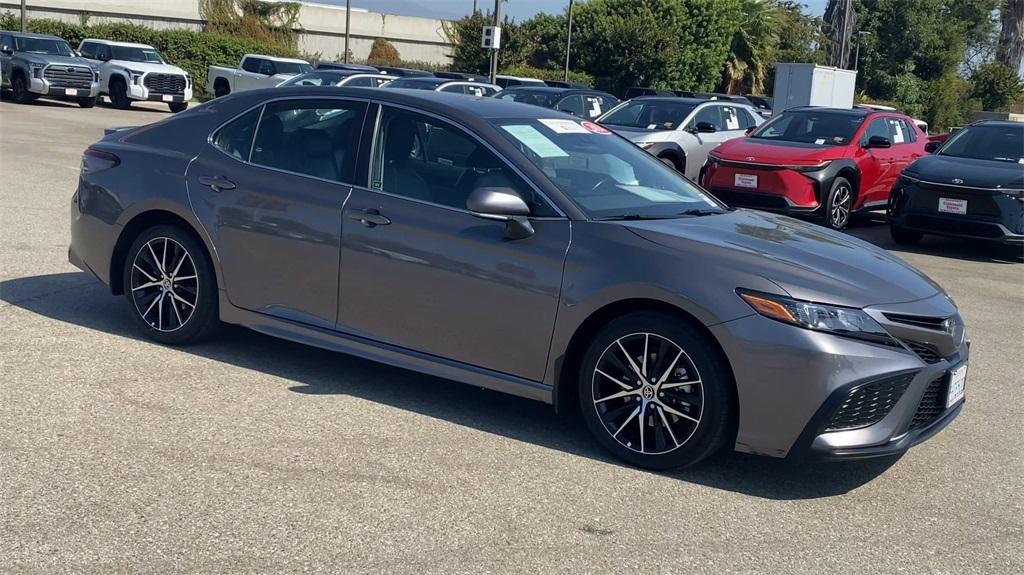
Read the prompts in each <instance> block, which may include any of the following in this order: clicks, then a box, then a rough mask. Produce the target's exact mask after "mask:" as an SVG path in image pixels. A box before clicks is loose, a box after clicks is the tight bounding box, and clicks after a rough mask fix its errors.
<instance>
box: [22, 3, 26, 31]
mask: <svg viewBox="0 0 1024 575" xmlns="http://www.w3.org/2000/svg"><path fill="white" fill-rule="evenodd" d="M21 31H22V32H24V31H25V0H21Z"/></svg>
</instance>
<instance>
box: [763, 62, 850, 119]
mask: <svg viewBox="0 0 1024 575" xmlns="http://www.w3.org/2000/svg"><path fill="white" fill-rule="evenodd" d="M856 85H857V72H855V71H854V70H843V69H841V68H832V67H830V66H818V65H817V64H791V63H781V64H776V65H775V93H774V103H773V105H772V114H778V113H780V112H782V111H783V110H787V109H789V108H795V107H796V106H828V107H830V108H851V107H853V94H854V91H855V90H856Z"/></svg>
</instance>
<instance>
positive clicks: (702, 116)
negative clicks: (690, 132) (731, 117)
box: [686, 106, 722, 131]
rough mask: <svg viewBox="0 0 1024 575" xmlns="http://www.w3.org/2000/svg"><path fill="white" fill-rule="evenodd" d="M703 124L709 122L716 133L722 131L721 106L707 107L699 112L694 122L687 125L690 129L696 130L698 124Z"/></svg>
mask: <svg viewBox="0 0 1024 575" xmlns="http://www.w3.org/2000/svg"><path fill="white" fill-rule="evenodd" d="M701 122H707V123H709V124H711V125H712V126H714V127H715V130H716V131H721V130H722V113H721V111H719V106H705V107H703V108H701V109H700V110H697V115H695V116H694V117H693V120H691V121H690V123H689V124H687V125H686V127H687V128H689V129H696V128H697V124H699V123H701Z"/></svg>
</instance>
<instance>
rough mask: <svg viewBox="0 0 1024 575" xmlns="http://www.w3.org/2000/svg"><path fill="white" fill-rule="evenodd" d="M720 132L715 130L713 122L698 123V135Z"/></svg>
mask: <svg viewBox="0 0 1024 575" xmlns="http://www.w3.org/2000/svg"><path fill="white" fill-rule="evenodd" d="M717 131H718V130H716V129H715V125H714V124H712V123H711V122H697V133H698V134H713V133H715V132H717Z"/></svg>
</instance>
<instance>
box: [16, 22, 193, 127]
mask: <svg viewBox="0 0 1024 575" xmlns="http://www.w3.org/2000/svg"><path fill="white" fill-rule="evenodd" d="M0 65H2V73H0V77H2V83H0V87H2V89H4V90H9V91H10V92H11V93H12V96H13V98H14V101H16V102H18V103H21V104H26V103H29V102H31V101H33V100H35V99H36V98H38V97H40V96H46V97H49V98H59V99H65V100H74V101H77V102H78V105H79V106H81V107H83V108H91V107H93V106H95V105H96V100H97V99H98V98H99V97H100V96H107V97H109V98H110V101H111V103H112V104H113V105H114V107H116V108H121V109H127V108H128V107H129V106H131V103H132V102H133V101H156V102H166V103H167V105H168V107H169V108H170V110H171V111H172V112H180V111H182V110H184V109H185V108H186V107H187V106H188V101H189V100H191V99H192V78H191V76H189V74H188V73H187V72H185V71H184V70H182V69H181V68H178V67H177V66H173V65H171V64H168V63H167V61H166V60H164V58H163V56H161V55H160V53H159V52H158V51H157V50H156V49H155V48H153V47H152V46H149V45H147V44H135V43H131V42H113V41H110V40H101V39H96V38H86V39H85V40H82V42H81V44H79V46H78V50H72V49H71V47H70V46H69V45H68V43H67V42H66V41H65V40H64V39H63V38H60V37H58V36H48V35H44V34H27V33H21V32H0Z"/></svg>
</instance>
